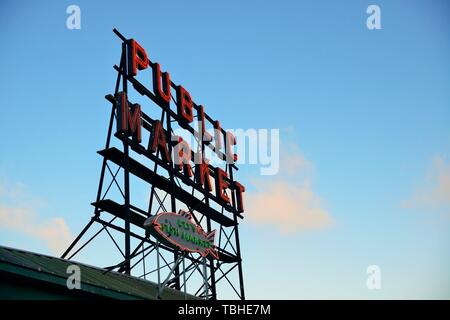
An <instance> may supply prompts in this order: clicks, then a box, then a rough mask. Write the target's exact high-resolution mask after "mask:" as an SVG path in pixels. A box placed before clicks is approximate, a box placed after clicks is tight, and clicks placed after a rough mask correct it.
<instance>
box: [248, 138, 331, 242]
mask: <svg viewBox="0 0 450 320" xmlns="http://www.w3.org/2000/svg"><path fill="white" fill-rule="evenodd" d="M287 147H288V150H289V151H285V152H283V153H282V157H281V167H280V173H279V174H278V175H276V176H273V177H267V178H265V179H264V180H258V181H255V182H253V186H254V187H255V191H248V192H247V194H246V197H245V199H246V210H245V215H246V216H247V217H248V218H249V220H250V221H251V222H254V223H257V224H263V225H272V226H275V227H276V228H277V229H278V230H279V231H281V232H282V233H284V234H289V233H295V232H301V231H306V230H317V229H323V228H326V227H328V226H330V225H331V224H332V223H333V219H332V218H331V215H330V214H329V212H328V211H327V210H326V209H324V208H323V201H322V200H321V199H320V198H319V196H318V195H316V193H315V192H314V191H313V188H312V185H311V181H312V180H313V169H314V168H313V164H312V163H311V162H310V161H309V160H307V159H306V158H305V157H304V156H303V155H302V154H301V153H300V151H299V148H298V147H297V146H296V145H293V144H291V145H289V146H287Z"/></svg>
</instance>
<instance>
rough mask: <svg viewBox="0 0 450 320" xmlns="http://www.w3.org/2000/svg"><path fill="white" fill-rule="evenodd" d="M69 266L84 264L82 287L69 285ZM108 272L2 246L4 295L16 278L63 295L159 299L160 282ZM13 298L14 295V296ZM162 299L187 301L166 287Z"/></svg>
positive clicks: (0, 271) (0, 267)
mask: <svg viewBox="0 0 450 320" xmlns="http://www.w3.org/2000/svg"><path fill="white" fill-rule="evenodd" d="M69 265H78V266H79V267H80V271H81V288H80V289H79V290H76V289H74V290H69V289H68V288H67V285H66V281H67V279H68V277H69V276H70V274H67V273H66V271H67V267H68V266H69ZM105 272H106V270H105V269H102V268H98V267H93V266H89V265H86V264H82V263H78V262H75V261H70V260H65V259H61V258H55V257H51V256H47V255H43V254H39V253H34V252H27V251H24V250H19V249H13V248H8V247H3V246H0V275H1V277H0V287H1V286H3V287H4V289H3V290H0V291H2V294H1V295H2V298H8V292H13V291H12V290H10V291H8V290H6V289H5V288H11V284H8V285H9V287H7V284H6V282H11V283H13V286H14V283H15V282H14V281H16V282H20V283H22V286H23V284H24V283H25V287H28V286H29V287H30V288H31V287H32V285H31V284H32V283H33V286H34V284H36V283H38V284H40V285H41V286H40V287H43V288H57V289H58V290H59V292H62V293H63V295H68V296H69V295H72V294H75V293H76V294H77V295H78V296H80V295H81V296H83V294H84V295H85V296H86V297H94V298H95V297H98V298H112V299H134V300H136V299H137V300H141V299H145V300H154V299H156V297H157V291H158V285H157V284H156V283H154V282H151V281H147V280H144V279H141V278H136V277H133V276H129V275H125V274H122V273H118V272H114V271H109V272H106V273H105ZM10 279H16V280H10ZM18 280H20V281H18ZM75 291H76V292H75ZM34 292H36V291H34ZM11 295H12V293H11ZM34 295H36V294H34ZM34 295H31V298H37V299H40V298H42V297H39V296H36V297H35V296H34ZM37 295H39V294H37ZM11 297H12V298H14V296H11ZM19 298H20V297H19ZM29 298H30V297H29ZM44 298H45V297H44ZM187 298H188V299H198V298H197V297H195V296H192V295H187ZM161 299H163V300H173V299H175V300H183V299H184V293H183V292H181V291H178V290H174V289H172V288H167V287H166V288H165V289H164V290H163V292H162V294H161Z"/></svg>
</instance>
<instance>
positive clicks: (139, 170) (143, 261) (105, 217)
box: [62, 29, 245, 300]
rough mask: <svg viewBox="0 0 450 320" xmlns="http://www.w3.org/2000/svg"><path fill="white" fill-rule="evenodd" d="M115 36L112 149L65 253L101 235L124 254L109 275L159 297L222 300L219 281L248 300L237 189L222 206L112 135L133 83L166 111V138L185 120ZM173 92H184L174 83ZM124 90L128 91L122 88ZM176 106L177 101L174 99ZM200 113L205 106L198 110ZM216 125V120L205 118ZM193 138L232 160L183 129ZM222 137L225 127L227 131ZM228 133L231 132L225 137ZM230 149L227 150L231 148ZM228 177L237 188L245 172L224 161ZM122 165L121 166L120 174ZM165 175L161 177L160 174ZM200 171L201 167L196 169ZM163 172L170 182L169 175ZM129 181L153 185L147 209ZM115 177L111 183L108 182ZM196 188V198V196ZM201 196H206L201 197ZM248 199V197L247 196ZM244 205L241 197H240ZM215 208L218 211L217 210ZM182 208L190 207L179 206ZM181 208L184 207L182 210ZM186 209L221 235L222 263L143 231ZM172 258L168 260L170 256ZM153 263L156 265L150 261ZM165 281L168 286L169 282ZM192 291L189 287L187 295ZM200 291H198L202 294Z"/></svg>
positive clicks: (147, 125)
mask: <svg viewBox="0 0 450 320" xmlns="http://www.w3.org/2000/svg"><path fill="white" fill-rule="evenodd" d="M113 31H114V33H115V34H116V35H117V36H118V37H119V38H120V40H121V41H122V53H121V59H120V65H119V66H117V65H115V66H114V69H115V70H116V71H117V80H116V85H115V90H114V95H107V96H106V97H105V98H106V99H107V100H108V101H109V102H111V113H110V118H109V126H108V132H107V137H106V144H105V148H104V149H103V150H101V151H98V153H99V154H100V155H101V156H102V157H103V162H102V168H101V173H100V179H99V184H98V191H97V197H96V201H95V202H93V203H92V205H93V206H94V208H95V209H94V214H93V216H92V217H91V219H90V221H89V222H88V223H87V225H86V226H85V227H84V228H83V230H82V231H81V232H80V233H79V235H78V236H77V237H76V238H75V240H74V241H73V242H72V244H71V245H70V246H69V247H68V248H67V250H66V251H65V252H64V254H63V255H62V258H68V259H69V260H70V259H73V258H74V257H75V256H76V255H77V254H78V253H79V252H81V251H82V250H83V249H84V248H85V247H86V246H87V245H88V244H90V243H91V242H92V241H93V240H94V239H95V238H96V237H97V236H98V235H99V234H101V233H106V234H107V235H108V236H109V238H110V239H111V240H112V242H113V243H114V245H115V247H116V248H117V250H118V251H119V252H120V254H121V256H122V257H123V260H122V261H120V262H118V263H117V264H116V265H114V266H109V267H106V269H107V270H115V271H118V272H121V273H125V274H133V275H136V276H139V277H143V278H145V279H150V280H154V281H155V282H157V283H158V286H159V290H158V292H159V294H158V295H159V296H160V294H161V292H162V290H164V288H165V287H166V286H168V287H171V288H174V289H176V290H183V291H184V292H185V293H186V294H187V291H188V290H190V293H191V294H193V295H195V296H198V297H201V298H204V299H212V300H216V299H217V298H218V295H217V286H218V284H219V283H220V284H221V285H222V283H225V284H227V286H229V287H230V288H231V289H232V291H233V292H234V293H236V297H237V298H238V299H241V300H244V299H245V293H244V280H243V271H242V258H241V250H240V240H239V220H238V219H242V218H243V217H242V215H241V212H240V210H238V209H237V205H236V203H237V199H236V198H237V197H239V196H240V195H239V194H238V193H237V191H236V190H235V189H233V188H230V190H229V193H230V200H231V203H230V204H227V203H223V202H221V201H219V200H218V199H217V197H216V196H215V195H213V194H212V193H210V192H208V190H205V189H203V188H201V185H199V184H198V183H197V182H195V181H193V180H191V179H188V178H187V177H186V176H185V175H183V173H182V172H180V171H179V170H177V168H175V165H174V164H173V163H169V164H168V163H165V162H164V161H162V159H161V154H160V152H159V150H158V151H157V152H156V154H152V153H149V152H145V150H144V149H143V148H142V146H141V145H139V144H138V143H136V141H135V139H133V138H130V137H129V135H127V134H125V133H121V132H115V133H114V132H113V130H114V122H115V121H117V118H118V116H119V111H118V100H117V97H118V95H119V94H120V93H125V97H127V93H128V90H129V85H131V86H132V87H133V88H134V89H135V90H136V91H137V92H138V93H140V94H141V95H142V96H144V97H146V98H148V100H150V101H151V102H153V104H156V105H158V106H159V107H160V108H161V115H160V118H159V119H158V120H159V121H160V122H161V123H165V128H164V132H165V133H166V134H167V135H172V134H173V128H172V123H174V122H178V121H179V120H180V119H179V116H178V115H177V113H176V112H174V111H173V110H172V108H171V107H170V105H166V104H164V103H161V101H160V99H158V98H157V96H156V95H155V94H154V93H153V92H152V91H151V90H149V89H147V88H146V87H145V86H144V85H143V84H142V83H140V82H139V81H138V80H137V79H136V78H135V77H134V76H132V75H130V74H129V72H128V70H129V68H128V67H129V66H128V64H129V54H130V52H129V51H130V50H129V44H130V41H132V40H131V39H126V38H125V37H124V36H123V35H121V34H120V33H119V32H118V31H117V30H116V29H114V30H113ZM171 86H172V87H177V85H175V84H174V83H173V82H171ZM120 88H121V90H120ZM172 100H173V103H175V104H176V100H175V99H174V97H172ZM195 108H196V110H197V112H199V110H200V109H199V108H201V110H200V111H201V112H203V107H201V106H197V105H195ZM204 116H205V117H206V119H208V121H209V122H213V120H212V119H211V118H210V117H209V116H208V115H206V114H204ZM158 120H155V119H152V118H151V117H149V116H148V115H146V114H145V113H142V119H141V121H142V128H143V130H148V131H150V132H151V131H152V129H153V126H154V124H155V123H156V122H155V121H158ZM183 127H184V129H186V130H188V131H189V132H191V134H193V135H194V136H195V137H196V139H197V142H198V145H199V146H201V150H199V152H201V153H202V155H204V152H205V148H210V149H211V150H213V151H214V152H215V153H216V154H217V155H218V156H219V158H221V159H222V160H224V161H225V160H226V154H225V153H222V152H220V151H219V150H215V146H214V144H213V143H208V141H206V142H205V141H204V139H198V137H199V132H197V131H196V130H195V129H194V128H192V127H191V126H189V125H187V126H183ZM220 130H222V131H223V129H220ZM223 134H224V135H225V134H226V132H225V131H223ZM113 135H114V137H115V138H117V139H118V140H119V141H120V142H121V143H122V146H123V148H122V150H119V149H118V148H116V147H112V146H111V142H112V137H113ZM225 147H226V146H225ZM168 148H169V154H172V144H171V143H168ZM134 155H139V156H142V155H144V156H145V157H146V158H147V159H149V160H150V161H151V162H152V164H153V168H150V167H149V166H145V165H143V164H142V163H140V162H139V161H137V160H135V159H134ZM224 165H225V170H224V171H225V172H226V173H227V175H228V177H229V180H230V181H231V182H233V173H234V171H236V170H237V169H238V168H237V167H236V165H235V164H234V163H227V162H226V161H225V164H224ZM115 167H116V168H115ZM158 170H159V171H158ZM196 170H197V169H196ZM120 172H123V181H119V176H118V175H119V173H120ZM162 173H164V174H165V175H166V176H164V175H163V174H162ZM130 176H134V177H137V178H139V179H140V180H142V181H143V182H145V183H148V184H149V186H150V196H149V200H148V201H149V204H148V208H146V209H142V208H139V207H138V206H136V205H134V204H133V203H131V200H130ZM108 178H109V183H108V184H107V183H106V181H107V179H108ZM112 188H116V189H117V190H118V191H119V193H120V195H121V196H120V199H111V198H109V197H108V196H109V195H110V194H111V190H112ZM189 189H190V192H189ZM195 193H196V194H201V195H202V196H201V197H198V196H196V195H195ZM241 196H242V195H241ZM241 201H242V199H241ZM213 203H214V205H212V204H213ZM180 204H181V205H182V206H183V207H181V208H179V206H180ZM177 207H178V208H177ZM179 209H182V210H187V211H189V213H190V214H191V215H192V218H193V219H194V220H195V222H196V223H197V224H198V225H200V226H203V229H204V230H205V231H206V232H208V233H210V232H211V231H212V230H213V228H215V229H217V234H218V241H217V251H218V255H219V259H218V260H215V259H207V258H204V257H201V256H200V255H199V254H195V253H190V252H182V251H180V250H177V249H176V248H173V247H170V246H167V245H165V244H163V243H161V242H160V241H158V239H157V238H154V237H153V236H152V235H151V234H150V233H149V232H148V231H146V230H145V229H144V227H143V223H144V221H145V219H147V218H148V217H150V216H152V215H156V214H157V213H158V212H160V211H171V212H178V210H179ZM95 225H99V226H100V229H99V230H98V231H97V232H95V234H94V235H93V236H92V237H90V238H89V239H87V240H86V241H84V243H81V240H82V239H83V238H84V236H85V235H86V233H87V231H88V230H90V229H91V228H94V226H95ZM131 226H134V227H138V228H140V229H139V230H140V231H139V232H136V231H133V230H131ZM112 231H115V232H118V233H121V234H123V235H124V243H123V245H119V243H118V241H117V239H116V238H115V237H114V236H113V235H112ZM132 239H133V241H137V242H138V243H139V244H138V245H137V246H135V247H133V248H132V246H131V242H132ZM168 254H169V256H171V257H172V258H171V259H168V258H167V255H168ZM149 261H150V262H149ZM186 262H187V266H186ZM155 263H156V268H154V269H152V270H151V271H148V272H147V271H146V270H147V269H146V266H148V265H152V264H155ZM137 265H141V266H142V265H143V270H144V272H143V274H135V273H134V270H135V269H136V266H137ZM193 274H197V275H199V276H200V277H201V278H202V279H203V282H202V283H201V284H200V285H199V283H198V282H197V283H195V284H193V285H194V286H193V285H191V284H190V282H189V281H190V280H189V279H190V278H191V276H192V275H193ZM164 275H166V276H165V279H164V281H161V280H162V277H163V276H164ZM188 286H189V289H187V288H188ZM197 286H198V288H197Z"/></svg>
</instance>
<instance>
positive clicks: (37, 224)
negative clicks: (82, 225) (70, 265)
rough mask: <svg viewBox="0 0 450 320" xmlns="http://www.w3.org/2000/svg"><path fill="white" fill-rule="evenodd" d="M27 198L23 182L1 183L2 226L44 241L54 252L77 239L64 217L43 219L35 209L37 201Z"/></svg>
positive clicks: (61, 250) (56, 252) (0, 208)
mask: <svg viewBox="0 0 450 320" xmlns="http://www.w3.org/2000/svg"><path fill="white" fill-rule="evenodd" d="M27 198H28V197H27V196H26V195H25V193H24V186H23V185H21V184H16V185H14V186H12V187H11V188H7V187H6V186H5V185H4V184H3V185H0V228H2V229H5V230H10V231H13V232H17V233H21V234H23V235H25V236H28V237H31V238H34V239H38V240H41V241H43V242H44V243H45V244H46V246H47V247H48V249H49V250H50V251H51V252H52V253H54V254H61V253H62V252H63V250H65V249H66V248H67V246H68V245H69V244H70V241H71V240H72V239H73V238H74V237H73V234H72V232H71V231H70V229H69V227H68V226H67V224H66V222H65V220H64V219H63V218H60V217H55V218H51V219H47V220H42V219H41V218H40V217H39V215H38V214H37V212H36V208H35V207H36V206H38V205H37V204H36V201H34V200H33V199H31V198H30V199H31V201H29V202H28V201H26V200H27ZM33 203H34V204H35V205H34V206H33Z"/></svg>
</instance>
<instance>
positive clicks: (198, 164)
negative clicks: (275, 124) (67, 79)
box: [114, 39, 245, 214]
mask: <svg viewBox="0 0 450 320" xmlns="http://www.w3.org/2000/svg"><path fill="white" fill-rule="evenodd" d="M127 46H128V50H127V51H128V55H127V65H128V74H129V76H132V77H133V78H132V79H133V81H134V82H133V87H134V88H135V89H136V90H137V91H138V92H139V93H141V94H143V95H144V94H146V95H151V97H152V98H153V99H154V100H155V101H156V102H157V103H158V104H159V105H160V106H161V107H162V108H163V109H164V110H167V111H168V112H170V113H171V116H172V117H173V118H174V119H175V120H176V121H177V122H178V124H179V126H180V127H181V128H184V129H187V130H189V131H190V132H191V133H192V134H193V135H194V136H195V137H196V138H198V139H199V140H200V141H202V142H203V143H204V144H205V145H207V146H208V147H210V148H211V149H212V150H213V151H214V153H215V154H216V155H217V156H218V157H219V158H220V159H222V160H225V161H226V163H227V164H234V163H235V162H236V161H237V159H238V156H237V154H235V153H234V152H233V146H234V145H236V138H235V137H234V135H233V134H232V133H231V132H229V131H225V130H224V129H222V127H221V125H220V122H219V121H218V120H213V119H212V118H210V117H209V116H208V115H207V114H206V113H205V109H204V107H203V106H202V105H197V104H196V103H195V102H194V100H193V99H192V97H191V95H190V93H189V92H188V91H187V90H186V89H185V88H184V87H183V86H181V85H175V84H174V83H173V82H172V81H171V80H170V74H169V73H168V72H162V71H161V66H160V65H159V64H158V63H156V62H151V61H150V59H149V57H148V55H147V52H146V51H145V50H144V48H143V47H142V46H141V45H139V44H138V43H137V41H135V40H133V39H130V40H129V41H128V43H127ZM148 68H151V69H152V77H148V79H152V82H153V91H154V92H153V93H149V92H148V90H147V89H146V88H145V87H144V86H143V85H142V84H141V83H140V82H139V81H137V80H136V79H134V77H135V76H136V75H137V74H138V72H140V71H142V70H145V69H148ZM171 89H173V91H175V92H174V93H172V90H171ZM174 95H176V112H175V111H173V110H172V109H171V108H170V101H171V99H172V98H173V96H174ZM114 98H115V103H116V104H117V106H118V116H117V134H118V135H119V136H122V137H125V138H128V137H131V141H130V142H132V143H133V144H135V145H139V146H140V150H141V151H140V152H141V153H142V154H147V155H148V154H152V155H154V154H159V155H160V158H161V160H162V162H163V163H164V164H166V165H170V166H172V165H174V167H175V169H176V171H178V172H179V173H180V174H181V175H182V176H183V178H187V179H190V180H193V181H194V182H195V184H196V185H197V186H199V187H200V188H201V189H202V190H203V191H205V192H207V193H211V192H213V186H212V183H211V179H214V191H215V195H214V196H213V197H211V198H212V199H213V200H214V201H216V202H217V203H219V204H220V205H223V206H226V207H229V208H232V212H235V213H237V214H240V213H242V212H244V200H243V193H244V192H245V187H244V186H243V185H242V184H240V183H239V182H238V181H234V180H233V179H232V177H230V176H229V174H228V173H227V172H226V171H225V170H223V169H222V168H219V167H212V166H211V165H210V164H209V161H208V159H206V158H205V157H204V154H203V152H193V151H192V149H191V148H190V146H189V144H188V143H187V142H186V141H184V140H183V139H182V138H181V137H178V136H175V135H173V134H172V133H171V132H170V130H167V129H165V128H164V126H163V123H162V122H161V121H160V120H153V121H151V123H150V124H148V126H147V129H149V131H150V137H149V140H148V143H146V145H145V146H142V145H140V143H142V142H143V141H142V130H143V128H146V127H145V126H144V122H145V119H146V118H148V117H146V115H145V114H144V113H143V112H142V108H141V106H140V105H139V104H137V103H131V102H129V101H128V98H127V94H126V93H124V92H118V93H117V94H116V96H115V97H114ZM194 118H196V119H197V121H198V128H197V129H198V131H197V130H195V129H193V127H191V125H190V123H192V122H193V121H194ZM143 119H144V120H143ZM207 123H210V125H212V127H213V128H214V134H213V135H211V134H209V133H208V132H207V130H206V124H207ZM171 150H173V159H172V157H171V154H170V153H171V152H170V151H171ZM222 150H223V152H222ZM193 165H194V166H195V174H194V170H193ZM178 176H179V175H178ZM229 190H233V191H235V193H236V197H235V198H236V199H232V197H230V196H229V194H228V191H229ZM211 195H212V194H211Z"/></svg>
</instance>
